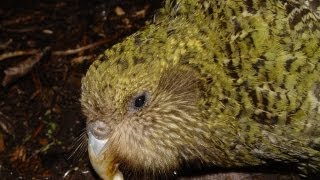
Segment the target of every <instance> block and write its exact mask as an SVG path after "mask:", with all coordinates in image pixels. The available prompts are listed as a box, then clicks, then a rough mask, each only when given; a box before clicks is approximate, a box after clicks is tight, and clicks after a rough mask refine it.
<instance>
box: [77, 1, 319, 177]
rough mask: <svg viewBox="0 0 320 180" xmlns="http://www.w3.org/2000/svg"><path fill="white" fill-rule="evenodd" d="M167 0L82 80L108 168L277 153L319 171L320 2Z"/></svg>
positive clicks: (152, 167) (259, 158)
mask: <svg viewBox="0 0 320 180" xmlns="http://www.w3.org/2000/svg"><path fill="white" fill-rule="evenodd" d="M164 4H165V5H164V8H162V9H161V10H159V13H158V14H157V15H156V17H155V21H154V22H150V23H149V24H148V25H147V26H146V27H145V28H143V29H141V30H140V31H138V32H136V33H134V34H133V35H131V36H129V37H127V38H125V39H124V40H123V41H122V42H120V43H118V44H116V45H114V46H113V47H111V48H110V49H107V50H106V51H105V52H104V54H102V55H101V56H100V57H99V58H98V60H97V61H96V62H94V63H93V64H92V65H91V67H90V68H89V70H88V72H87V74H86V76H85V77H84V78H83V80H82V95H81V104H82V109H83V113H84V114H85V115H86V116H87V133H88V139H89V140H88V151H89V157H90V160H91V163H92V165H93V167H94V169H95V170H96V172H97V173H98V174H99V175H100V177H102V178H103V179H112V178H117V177H120V178H122V177H121V173H120V171H119V168H120V167H121V168H122V169H128V170H131V171H133V172H135V171H136V172H140V173H144V174H151V175H160V176H161V175H168V174H169V175H170V174H172V172H175V171H179V170H180V169H181V167H182V166H190V167H192V166H193V164H194V163H198V164H201V165H202V166H203V167H211V166H213V167H224V168H232V167H248V166H249V167H250V166H256V165H263V164H265V163H267V162H271V161H274V162H281V163H282V162H283V163H293V164H295V165H296V167H297V169H299V172H300V173H301V174H304V175H307V176H308V175H310V174H316V173H318V172H320V48H319V46H320V3H319V1H318V0H304V1H301V0H256V1H251V0H248V1H234V0H225V1H219V0H199V1H198V0H179V1H170V0H167V1H166V2H165V3H164Z"/></svg>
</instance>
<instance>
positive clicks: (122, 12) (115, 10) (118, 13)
mask: <svg viewBox="0 0 320 180" xmlns="http://www.w3.org/2000/svg"><path fill="white" fill-rule="evenodd" d="M114 12H115V13H116V15H117V16H123V15H125V14H126V12H125V11H124V10H123V9H122V8H121V7H119V6H117V7H116V8H115V9H114Z"/></svg>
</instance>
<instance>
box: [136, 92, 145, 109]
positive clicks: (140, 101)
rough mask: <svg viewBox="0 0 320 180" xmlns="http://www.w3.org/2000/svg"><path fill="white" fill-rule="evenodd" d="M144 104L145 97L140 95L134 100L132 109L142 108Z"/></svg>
mask: <svg viewBox="0 0 320 180" xmlns="http://www.w3.org/2000/svg"><path fill="white" fill-rule="evenodd" d="M145 102H146V95H145V94H142V95H140V96H138V97H136V99H135V100H134V107H136V108H141V107H143V106H144V104H145Z"/></svg>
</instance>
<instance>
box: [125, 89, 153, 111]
mask: <svg viewBox="0 0 320 180" xmlns="http://www.w3.org/2000/svg"><path fill="white" fill-rule="evenodd" d="M148 99H149V93H148V92H143V93H139V94H137V95H136V96H133V98H132V100H131V103H130V107H129V109H131V110H133V111H137V110H140V109H141V108H143V107H144V106H145V105H146V104H147V102H148Z"/></svg>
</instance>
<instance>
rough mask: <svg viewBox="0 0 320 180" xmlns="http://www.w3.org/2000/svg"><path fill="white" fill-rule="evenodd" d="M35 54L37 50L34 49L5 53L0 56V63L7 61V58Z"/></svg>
mask: <svg viewBox="0 0 320 180" xmlns="http://www.w3.org/2000/svg"><path fill="white" fill-rule="evenodd" d="M37 52H38V50H36V49H31V50H28V51H14V52H7V53H3V54H1V55H0V61H2V60H5V59H8V58H13V57H17V56H25V55H32V54H36V53H37Z"/></svg>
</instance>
